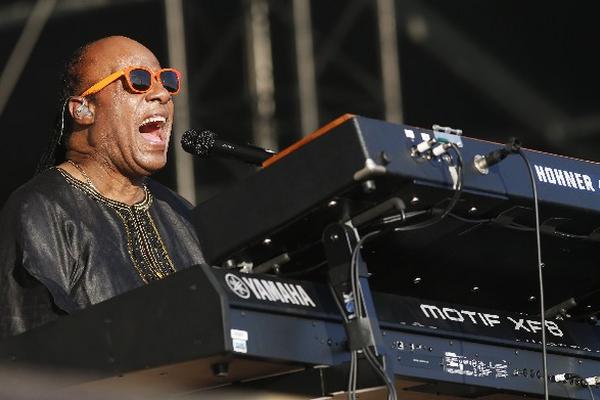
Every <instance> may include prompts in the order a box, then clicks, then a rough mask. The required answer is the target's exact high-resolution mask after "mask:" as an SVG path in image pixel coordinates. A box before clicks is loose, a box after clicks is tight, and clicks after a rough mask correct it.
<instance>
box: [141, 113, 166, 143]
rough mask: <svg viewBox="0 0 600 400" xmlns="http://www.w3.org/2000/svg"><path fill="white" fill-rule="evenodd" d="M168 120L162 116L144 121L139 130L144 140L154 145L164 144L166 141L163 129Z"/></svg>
mask: <svg viewBox="0 0 600 400" xmlns="http://www.w3.org/2000/svg"><path fill="white" fill-rule="evenodd" d="M166 122H167V119H166V118H165V117H162V116H158V115H155V116H152V117H148V118H146V119H145V120H143V121H142V124H141V125H140V127H139V128H138V129H139V131H140V133H141V134H142V136H143V137H144V139H146V140H147V141H149V142H150V143H152V144H164V143H165V140H164V138H163V136H162V131H161V130H162V128H163V126H165V123H166Z"/></svg>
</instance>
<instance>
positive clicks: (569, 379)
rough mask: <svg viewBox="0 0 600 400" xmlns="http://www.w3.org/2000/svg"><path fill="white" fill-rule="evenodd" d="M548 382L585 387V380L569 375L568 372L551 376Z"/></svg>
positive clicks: (575, 375)
mask: <svg viewBox="0 0 600 400" xmlns="http://www.w3.org/2000/svg"><path fill="white" fill-rule="evenodd" d="M550 380H551V381H553V382H557V383H561V382H564V383H569V384H571V385H582V386H587V385H586V383H585V380H584V379H583V378H582V377H581V376H579V375H577V374H573V373H570V372H566V373H564V374H556V375H552V376H551V377H550Z"/></svg>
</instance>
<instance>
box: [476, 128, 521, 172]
mask: <svg viewBox="0 0 600 400" xmlns="http://www.w3.org/2000/svg"><path fill="white" fill-rule="evenodd" d="M520 150H521V141H520V140H519V139H517V138H514V137H513V138H510V139H509V140H508V142H506V144H505V145H504V147H501V148H499V149H497V150H494V151H490V152H489V153H487V154H486V155H485V156H482V155H480V154H478V155H476V156H475V159H474V160H473V164H474V165H475V169H477V171H479V172H480V173H482V174H487V173H488V172H489V168H490V167H491V166H492V165H495V164H498V163H499V162H500V161H502V160H504V159H505V158H506V157H507V156H508V155H509V154H513V153H518V152H519V151H520Z"/></svg>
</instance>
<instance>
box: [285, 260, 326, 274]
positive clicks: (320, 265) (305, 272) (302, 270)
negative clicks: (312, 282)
mask: <svg viewBox="0 0 600 400" xmlns="http://www.w3.org/2000/svg"><path fill="white" fill-rule="evenodd" d="M324 265H327V261H323V262H320V263H318V264H316V265H311V266H310V267H308V268H304V269H300V270H297V271H292V272H282V273H280V274H279V275H280V276H283V277H285V278H291V277H295V276H302V275H304V274H308V273H309V272H313V271H316V270H318V269H319V268H321V267H323V266H324Z"/></svg>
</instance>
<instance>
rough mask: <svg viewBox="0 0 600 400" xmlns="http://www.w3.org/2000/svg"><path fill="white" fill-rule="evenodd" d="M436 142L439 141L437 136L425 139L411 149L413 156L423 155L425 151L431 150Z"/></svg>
mask: <svg viewBox="0 0 600 400" xmlns="http://www.w3.org/2000/svg"><path fill="white" fill-rule="evenodd" d="M436 143H437V140H436V139H435V138H431V139H429V140H424V141H422V142H421V143H419V144H418V145H416V146H414V147H413V148H412V149H411V155H412V156H413V157H417V156H421V155H423V153H425V152H427V151H429V149H431V147H432V146H433V145H434V144H436Z"/></svg>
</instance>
